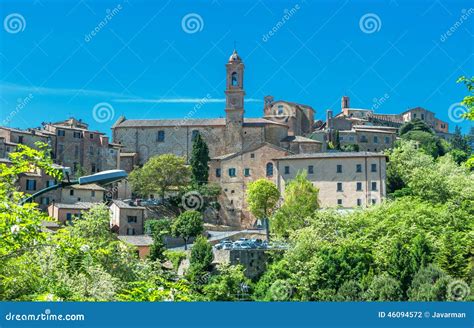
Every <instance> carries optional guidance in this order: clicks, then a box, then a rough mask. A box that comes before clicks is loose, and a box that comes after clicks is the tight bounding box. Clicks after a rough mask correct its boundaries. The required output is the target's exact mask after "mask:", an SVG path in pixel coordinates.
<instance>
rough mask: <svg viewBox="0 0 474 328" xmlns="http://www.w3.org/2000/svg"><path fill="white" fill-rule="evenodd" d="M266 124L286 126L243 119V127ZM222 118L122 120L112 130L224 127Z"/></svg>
mask: <svg viewBox="0 0 474 328" xmlns="http://www.w3.org/2000/svg"><path fill="white" fill-rule="evenodd" d="M266 124H273V125H280V126H286V125H285V124H282V123H278V122H273V121H270V120H266V119H263V118H244V124H243V125H244V126H263V125H266ZM224 125H225V119H224V118H210V119H184V118H183V119H167V120H152V119H149V120H123V121H122V122H120V121H117V122H116V123H115V124H114V128H117V127H120V128H127V127H129V128H134V127H175V126H224Z"/></svg>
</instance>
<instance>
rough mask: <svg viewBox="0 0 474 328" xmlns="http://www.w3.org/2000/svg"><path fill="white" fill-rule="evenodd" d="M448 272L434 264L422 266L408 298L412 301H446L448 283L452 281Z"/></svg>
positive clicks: (415, 277)
mask: <svg viewBox="0 0 474 328" xmlns="http://www.w3.org/2000/svg"><path fill="white" fill-rule="evenodd" d="M451 280H452V279H451V277H449V276H448V275H447V274H446V273H444V272H443V271H442V270H441V269H439V268H438V267H437V266H435V265H433V264H429V265H427V266H424V267H421V268H420V270H418V272H417V273H416V274H415V276H414V277H413V281H412V283H411V286H410V289H409V290H408V299H409V300H410V301H418V302H426V301H446V294H447V289H448V284H449V282H450V281H451Z"/></svg>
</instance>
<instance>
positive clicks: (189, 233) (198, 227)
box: [171, 211, 204, 250]
mask: <svg viewBox="0 0 474 328" xmlns="http://www.w3.org/2000/svg"><path fill="white" fill-rule="evenodd" d="M171 231H172V234H173V236H175V237H181V238H183V240H184V249H185V250H186V249H187V245H188V240H189V238H191V237H197V236H198V235H200V234H201V233H203V231H204V226H203V221H202V214H201V213H199V212H198V211H186V212H184V213H182V214H180V215H179V216H178V217H177V218H176V219H175V220H174V222H173V225H172V226H171Z"/></svg>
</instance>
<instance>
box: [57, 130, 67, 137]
mask: <svg viewBox="0 0 474 328" xmlns="http://www.w3.org/2000/svg"><path fill="white" fill-rule="evenodd" d="M65 135H66V131H64V130H58V137H64V136H65Z"/></svg>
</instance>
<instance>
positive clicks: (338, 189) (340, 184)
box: [337, 182, 342, 191]
mask: <svg viewBox="0 0 474 328" xmlns="http://www.w3.org/2000/svg"><path fill="white" fill-rule="evenodd" d="M337 191H342V182H338V183H337Z"/></svg>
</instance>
